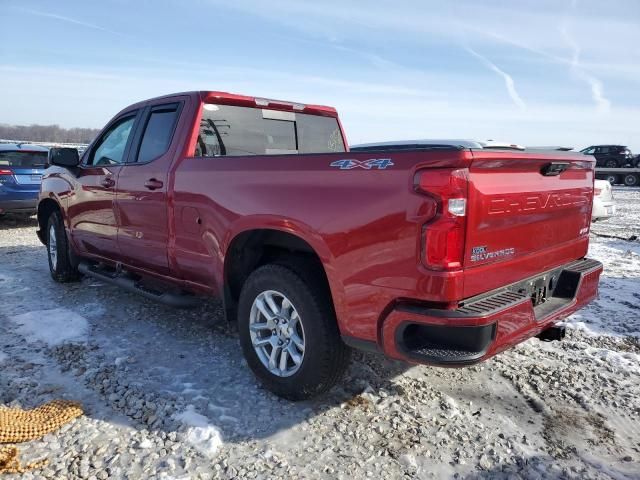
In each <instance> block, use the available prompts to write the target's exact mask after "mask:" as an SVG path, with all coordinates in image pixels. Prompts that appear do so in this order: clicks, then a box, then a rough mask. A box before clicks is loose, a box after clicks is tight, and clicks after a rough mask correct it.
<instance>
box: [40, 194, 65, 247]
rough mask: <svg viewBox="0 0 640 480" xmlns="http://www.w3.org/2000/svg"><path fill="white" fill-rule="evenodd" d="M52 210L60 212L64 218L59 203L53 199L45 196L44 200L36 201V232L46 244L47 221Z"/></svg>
mask: <svg viewBox="0 0 640 480" xmlns="http://www.w3.org/2000/svg"><path fill="white" fill-rule="evenodd" d="M53 212H58V213H60V215H62V216H63V219H64V214H63V213H62V208H61V207H60V204H59V203H58V202H56V201H55V200H54V199H52V198H45V199H44V200H41V201H40V202H39V203H38V211H37V214H36V215H37V217H36V218H37V219H38V230H37V232H36V233H37V235H38V238H39V239H40V241H41V242H42V244H43V245H46V243H47V238H46V231H47V221H48V220H49V217H50V216H51V214H52V213H53Z"/></svg>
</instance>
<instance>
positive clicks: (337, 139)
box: [296, 114, 344, 153]
mask: <svg viewBox="0 0 640 480" xmlns="http://www.w3.org/2000/svg"><path fill="white" fill-rule="evenodd" d="M296 126H297V127H298V142H299V144H300V148H299V150H300V153H328V152H344V142H343V141H342V134H341V133H340V128H338V121H337V120H336V119H335V118H331V117H320V116H317V115H305V114H296Z"/></svg>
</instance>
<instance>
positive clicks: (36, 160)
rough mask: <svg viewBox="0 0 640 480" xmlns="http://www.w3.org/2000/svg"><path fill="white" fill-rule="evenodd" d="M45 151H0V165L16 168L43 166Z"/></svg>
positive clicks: (44, 163)
mask: <svg viewBox="0 0 640 480" xmlns="http://www.w3.org/2000/svg"><path fill="white" fill-rule="evenodd" d="M46 163H47V152H17V151H14V152H0V166H3V167H17V168H44V166H45V165H46Z"/></svg>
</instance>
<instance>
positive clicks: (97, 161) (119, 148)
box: [87, 115, 136, 166]
mask: <svg viewBox="0 0 640 480" xmlns="http://www.w3.org/2000/svg"><path fill="white" fill-rule="evenodd" d="M135 119H136V117H135V115H130V116H127V117H124V118H121V119H120V120H118V121H117V122H116V123H114V124H113V125H111V127H109V129H108V130H107V131H106V132H105V133H104V134H103V135H102V136H101V137H100V140H98V142H97V143H96V145H95V147H94V148H93V150H92V151H91V154H90V155H89V159H88V160H87V165H95V166H100V165H103V166H107V165H119V164H121V163H124V160H125V159H124V154H125V150H126V147H127V142H128V141H129V137H130V136H131V130H132V128H133V124H134V123H135Z"/></svg>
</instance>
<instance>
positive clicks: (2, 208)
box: [0, 193, 38, 213]
mask: <svg viewBox="0 0 640 480" xmlns="http://www.w3.org/2000/svg"><path fill="white" fill-rule="evenodd" d="M37 204H38V194H37V193H36V194H35V195H34V196H33V198H25V199H17V200H15V199H14V200H5V199H4V198H2V197H0V213H11V212H16V213H29V212H33V213H35V211H36V205H37Z"/></svg>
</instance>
